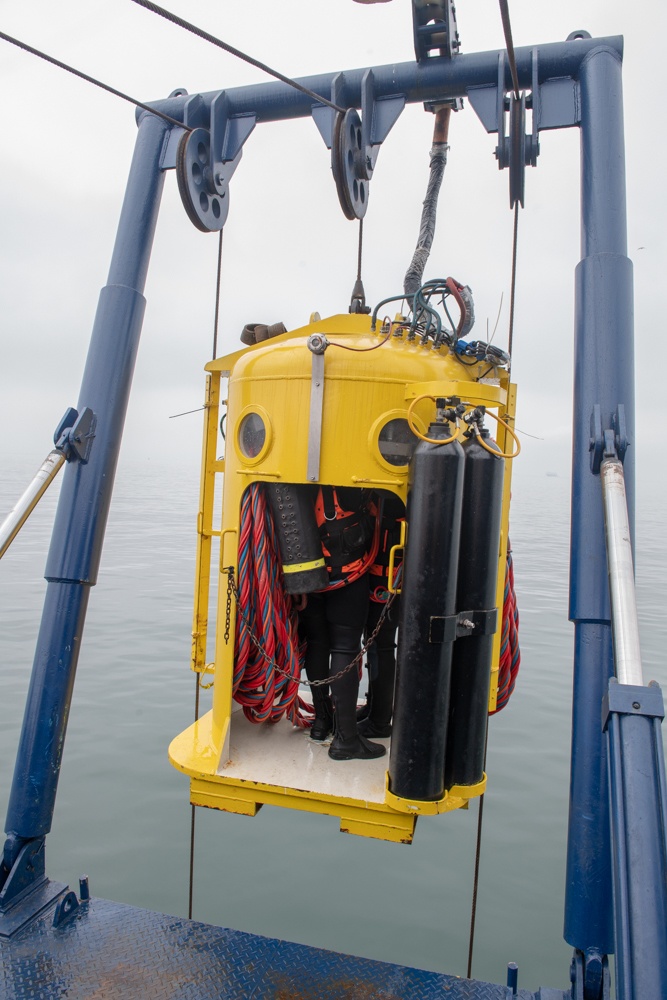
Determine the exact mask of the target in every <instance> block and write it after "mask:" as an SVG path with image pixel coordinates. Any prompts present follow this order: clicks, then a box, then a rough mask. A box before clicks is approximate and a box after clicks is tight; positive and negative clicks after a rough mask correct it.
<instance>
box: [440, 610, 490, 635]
mask: <svg viewBox="0 0 667 1000" xmlns="http://www.w3.org/2000/svg"><path fill="white" fill-rule="evenodd" d="M497 625H498V608H491V609H490V610H488V611H459V613H458V614H456V615H432V616H431V619H430V621H429V630H428V641H429V642H431V643H436V642H454V640H455V639H463V638H465V637H466V636H468V635H474V636H475V637H479V636H482V635H494V633H495V631H496V628H497Z"/></svg>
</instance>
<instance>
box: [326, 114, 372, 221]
mask: <svg viewBox="0 0 667 1000" xmlns="http://www.w3.org/2000/svg"><path fill="white" fill-rule="evenodd" d="M364 155H365V153H364V150H363V149H362V145H361V118H360V117H359V115H358V113H357V112H356V111H355V109H354V108H348V110H347V111H345V112H339V113H338V114H337V115H336V122H335V125H334V134H333V142H332V144H331V169H332V171H333V175H334V181H335V182H336V190H337V191H338V200H339V201H340V207H341V208H342V209H343V214H344V215H345V217H346V218H347V219H363V217H364V215H365V214H366V209H367V207H368V181H367V180H366V179H365V178H364V176H363V159H364Z"/></svg>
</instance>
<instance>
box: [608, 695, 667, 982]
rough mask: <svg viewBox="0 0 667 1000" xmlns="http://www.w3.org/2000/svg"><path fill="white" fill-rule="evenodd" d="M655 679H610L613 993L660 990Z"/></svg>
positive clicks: (665, 856)
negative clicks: (640, 683) (643, 683)
mask: <svg viewBox="0 0 667 1000" xmlns="http://www.w3.org/2000/svg"><path fill="white" fill-rule="evenodd" d="M664 714H665V709H664V705H663V701H662V693H661V691H660V688H659V687H658V685H657V684H655V683H651V684H649V686H648V687H635V686H631V685H628V684H618V683H617V682H616V681H615V680H612V681H611V682H610V684H609V694H608V697H607V699H606V704H605V707H604V709H603V717H605V719H606V722H607V732H608V737H609V784H610V793H611V800H610V801H611V819H612V831H613V848H614V850H613V868H614V922H615V938H616V996H617V998H618V1000H644V998H646V997H666V996H667V839H666V832H667V789H666V785H665V759H664V750H663V745H662V733H661V729H660V723H661V721H662V719H663V717H664Z"/></svg>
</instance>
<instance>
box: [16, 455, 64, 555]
mask: <svg viewBox="0 0 667 1000" xmlns="http://www.w3.org/2000/svg"><path fill="white" fill-rule="evenodd" d="M64 463H65V456H64V455H63V453H62V452H61V451H56V450H55V448H54V449H53V451H50V452H49V454H48V455H47V456H46V458H45V459H44V461H43V462H42V464H41V465H40V467H39V469H38V470H37V472H36V473H35V476H34V478H33V479H32V482H31V483H30V484H29V485H28V488H27V489H26V490H25V491H24V493H23V494H22V495H21V496H20V497H19V499H18V500H17V502H16V503H15V505H14V506H13V507H12V509H11V510H10V512H9V514H8V515H7V517H6V518H5V519H4V521H3V522H2V524H0V559H2V557H3V556H4V554H5V552H6V551H7V549H8V548H9V546H10V545H11V544H12V542H13V541H14V539H15V538H16V536H17V535H18V533H19V531H20V530H21V528H22V527H23V525H24V524H25V522H26V521H27V520H28V518H29V517H30V515H31V514H32V512H33V510H34V509H35V507H36V506H37V504H38V503H39V501H40V500H41V499H42V497H43V496H44V494H45V493H46V491H47V489H48V488H49V486H50V485H51V483H52V482H53V480H54V479H55V478H56V476H57V475H58V472H59V471H60V469H61V467H62V466H63V465H64Z"/></svg>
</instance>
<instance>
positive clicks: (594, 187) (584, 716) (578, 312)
mask: <svg viewBox="0 0 667 1000" xmlns="http://www.w3.org/2000/svg"><path fill="white" fill-rule="evenodd" d="M579 89H580V95H581V102H580V111H581V252H582V260H581V262H580V263H579V265H578V266H577V269H576V287H575V370H574V423H573V451H572V532H571V546H570V618H571V619H572V621H573V622H574V624H575V656H574V689H573V714H572V765H571V777H570V814H569V827H568V849H567V879H566V899H565V929H564V934H565V940H566V941H567V942H568V943H569V944H571V945H573V947H575V948H577V949H578V950H580V951H582V952H583V953H584V954H585V953H586V951H587V950H588V949H595V950H597V951H599V952H600V953H601V954H609V953H610V952H613V950H614V933H613V919H612V914H613V900H612V889H611V885H612V870H611V838H610V831H609V813H608V799H609V791H608V789H609V782H608V774H607V744H606V739H605V738H604V736H603V733H602V729H601V725H600V710H601V704H602V699H603V697H604V696H605V694H606V692H607V687H608V682H609V678H610V677H611V676H612V675H613V646H612V635H611V611H610V606H609V593H608V587H606V586H605V584H604V581H605V580H606V577H607V557H606V545H605V535H604V511H603V504H602V495H601V490H600V485H599V483H598V481H597V476H595V475H594V474H593V472H592V471H591V464H590V452H589V447H590V421H591V415H592V413H593V409H594V407H595V405H596V404H598V405H599V406H600V410H601V413H602V419H603V422H604V427H609V426H610V423H611V417H612V414H613V413H614V412H615V411H616V408H617V406H618V405H619V404H623V406H624V408H625V417H626V425H627V437H628V440H629V441H633V440H634V353H633V303H632V264H631V262H630V261H629V260H628V258H627V256H626V254H627V245H626V224H625V216H626V203H625V167H624V135H623V101H622V84H621V60H620V57H619V53H618V51H617V50H615V49H614V48H613V47H611V46H609V45H607V44H604V43H598V45H597V47H594V48H593V49H592V50H591V51H588V52H587V53H586V55H585V57H584V59H583V61H582V63H581V67H580V71H579ZM632 451H633V449H632V448H630V449H628V452H627V454H626V457H625V479H626V489H627V494H628V518H629V524H630V528H631V529H632V525H633V522H634V517H633V509H634V505H633V496H634V471H633V457H632Z"/></svg>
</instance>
